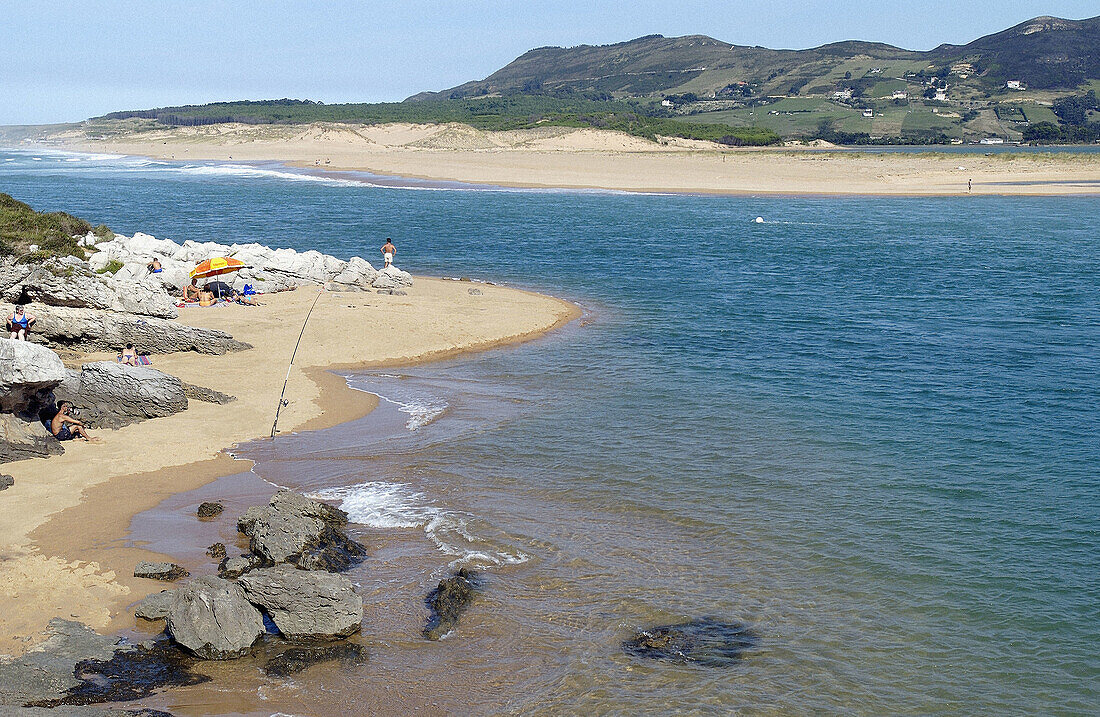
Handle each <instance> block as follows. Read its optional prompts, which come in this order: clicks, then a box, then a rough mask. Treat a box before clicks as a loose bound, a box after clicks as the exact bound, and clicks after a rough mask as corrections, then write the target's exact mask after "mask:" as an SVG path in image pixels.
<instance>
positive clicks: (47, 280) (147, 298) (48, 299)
mask: <svg viewBox="0 0 1100 717" xmlns="http://www.w3.org/2000/svg"><path fill="white" fill-rule="evenodd" d="M15 266H18V265H15ZM15 266H12V265H11V264H10V263H9V265H8V267H7V268H5V269H2V270H0V296H2V297H3V298H4V300H5V301H10V302H13V303H20V304H26V303H31V302H34V303H39V304H46V305H49V306H64V307H70V308H84V309H106V310H109V311H124V312H128V313H132V314H141V315H143V316H157V317H160V318H166V319H174V318H176V317H177V316H178V315H179V311H178V310H177V309H176V306H175V301H174V300H173V299H172V297H171V296H169V295H168V292H167V291H166V289H165V287H164V285H163V284H162V283H161V282H159V281H154V280H151V279H150V278H149V277H150V276H153V275H150V274H149V271H148V269H147V268H145V267H144V266H142V274H141V275H138V276H122V277H120V276H117V275H115V276H112V275H111V274H109V273H104V274H96V273H95V272H93V270H92V266H91V265H90V264H89V263H88V262H84V261H82V260H80V259H76V258H75V257H64V258H61V259H50V260H49V261H47V262H46V263H44V264H36V265H27V269H26V270H23V269H17V268H15ZM96 268H101V267H96Z"/></svg>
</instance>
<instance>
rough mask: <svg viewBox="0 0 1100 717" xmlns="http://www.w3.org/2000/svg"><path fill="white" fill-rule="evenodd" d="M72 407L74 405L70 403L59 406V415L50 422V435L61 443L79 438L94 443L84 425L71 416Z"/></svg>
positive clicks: (64, 402)
mask: <svg viewBox="0 0 1100 717" xmlns="http://www.w3.org/2000/svg"><path fill="white" fill-rule="evenodd" d="M72 407H73V404H72V403H70V402H69V401H62V402H60V403H59V404H57V414H56V415H55V416H54V417H53V420H52V421H50V433H52V434H53V435H54V437H55V438H57V440H59V441H71V440H72V439H74V438H76V437H77V436H79V437H80V438H83V439H84V440H85V441H92V440H93V438H92V437H91V436H90V435H88V431H87V429H86V428H84V424H83V423H82V422H81V421H79V420H78V419H76V418H73V417H72V416H70V415H69V411H70V410H71V409H72Z"/></svg>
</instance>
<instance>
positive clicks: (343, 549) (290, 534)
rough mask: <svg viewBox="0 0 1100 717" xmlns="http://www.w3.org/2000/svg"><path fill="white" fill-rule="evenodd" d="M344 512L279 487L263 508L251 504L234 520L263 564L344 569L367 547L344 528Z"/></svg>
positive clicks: (359, 556)
mask: <svg viewBox="0 0 1100 717" xmlns="http://www.w3.org/2000/svg"><path fill="white" fill-rule="evenodd" d="M347 520H348V519H347V513H344V512H343V511H342V510H339V509H337V508H333V507H332V506H330V505H327V504H325V503H322V502H320V501H316V500H311V499H309V498H306V497H304V496H301V495H298V494H297V493H294V492H292V491H280V492H278V493H276V494H275V496H274V497H272V499H271V502H270V504H269V505H267V506H266V507H263V508H259V507H255V506H253V507H251V508H249V509H248V510H247V511H245V513H244V515H242V516H241V517H240V518H239V519H238V520H237V529H238V530H240V531H241V532H242V533H244V534H245V535H247V536H248V537H249V538H250V540H249V549H250V550H251V551H252V552H253V553H254V554H255V555H256V556H257V557H259V558H260V559H261V560H262V561H263V562H264V564H265V565H276V564H279V563H293V564H294V565H297V566H298V567H301V568H303V569H306V570H329V571H341V570H346V569H348V568H349V567H351V566H352V565H355V564H357V563H359V562H361V561H362V559H363V557H364V556H365V555H366V553H367V549H366V548H365V547H364V546H363V545H361V544H360V543H358V542H356V541H354V540H352V539H351V538H349V537H348V536H347V534H346V533H345V532H344V530H343V529H344V526H346V525H347Z"/></svg>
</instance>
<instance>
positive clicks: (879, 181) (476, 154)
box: [48, 124, 1100, 196]
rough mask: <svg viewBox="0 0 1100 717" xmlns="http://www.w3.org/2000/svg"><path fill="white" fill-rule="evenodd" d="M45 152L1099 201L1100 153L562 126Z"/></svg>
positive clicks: (99, 142)
mask: <svg viewBox="0 0 1100 717" xmlns="http://www.w3.org/2000/svg"><path fill="white" fill-rule="evenodd" d="M120 128H121V126H120ZM48 146H55V147H62V148H68V149H74V150H80V151H89V152H108V153H118V154H127V155H141V156H148V157H154V158H160V159H174V160H220V161H229V160H232V161H244V162H259V161H276V162H283V163H286V164H290V165H294V166H298V167H303V168H311V169H316V170H319V171H321V170H323V171H341V170H342V171H348V170H358V171H364V172H370V173H373V174H377V175H386V176H394V177H406V178H415V179H428V180H436V181H457V182H464V183H470V184H483V185H495V186H508V187H544V188H570V189H612V190H623V191H639V192H680V193H702V194H820V195H921V196H924V195H927V196H953V195H956V196H957V195H965V194H968V193H971V194H978V195H982V194H985V195H1080V194H1100V154H1096V153H1093V154H1074V153H1056V154H1055V153H1050V154H1048V153H1041V154H1033V153H1029V154H1022V153H1018V154H994V155H988V156H987V155H985V154H980V153H979V154H946V153H935V152H933V151H930V152H928V153H912V154H910V153H878V154H871V153H868V154H862V153H853V152H829V151H827V150H825V151H821V150H819V149H775V148H730V147H725V146H723V145H718V144H714V143H711V142H701V141H694V140H682V139H676V138H671V139H664V140H662V141H661V142H659V143H657V142H650V141H648V140H645V139H642V138H639V137H633V136H630V135H626V134H623V133H621V132H611V131H604V130H592V129H573V128H565V127H542V128H537V129H532V130H515V131H509V132H485V131H481V130H477V129H474V128H472V127H468V126H466V125H454V124H450V125H409V124H389V125H372V126H362V125H340V124H314V125H308V126H301V125H282V126H280V125H260V126H257V125H240V124H222V125H212V126H205V127H178V128H171V129H165V130H157V131H146V132H141V133H139V134H134V133H127V132H125V131H121V129H120V131H118V132H116V133H113V134H111V133H108V136H106V137H105V138H100V137H98V136H97V137H89V136H88V135H86V134H85V133H84V132H83V131H81V130H71V131H67V132H63V133H60V134H57V135H55V136H53V137H52V138H50V139H49V140H48ZM968 181H972V182H973V187H972V188H968V185H967V182H968Z"/></svg>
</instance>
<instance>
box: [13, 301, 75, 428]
mask: <svg viewBox="0 0 1100 717" xmlns="http://www.w3.org/2000/svg"><path fill="white" fill-rule="evenodd" d="M8 313H10V312H8ZM64 378H65V365H64V364H63V363H61V359H60V358H59V357H58V356H57V354H55V353H54V352H53V351H50V350H49V349H48V348H46V347H45V346H39V345H37V344H32V343H30V342H28V341H12V340H10V339H6V338H3V339H0V412H4V413H14V412H21V411H23V410H25V409H26V408H27V407H28V405H29V404H32V403H33V402H34V401H35V400H36V399H37V398H38V395H39V394H41V393H43V392H48V391H52V390H53V389H54V388H55V387H56V386H57V385H58V384H59V383H61V381H62V380H64Z"/></svg>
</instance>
